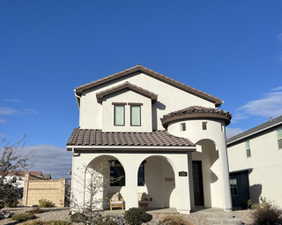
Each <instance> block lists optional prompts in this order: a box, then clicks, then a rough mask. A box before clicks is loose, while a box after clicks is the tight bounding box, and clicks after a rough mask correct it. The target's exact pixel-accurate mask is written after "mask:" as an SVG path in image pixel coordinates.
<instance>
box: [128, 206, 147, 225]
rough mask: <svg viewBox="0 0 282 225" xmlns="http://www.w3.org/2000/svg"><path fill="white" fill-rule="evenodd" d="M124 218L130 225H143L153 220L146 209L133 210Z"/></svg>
mask: <svg viewBox="0 0 282 225" xmlns="http://www.w3.org/2000/svg"><path fill="white" fill-rule="evenodd" d="M124 218H125V220H126V222H127V223H128V224H130V225H141V224H142V223H147V222H149V221H150V220H152V215H150V214H148V213H146V211H145V210H144V209H141V208H131V209H129V210H127V211H126V212H125V214H124Z"/></svg>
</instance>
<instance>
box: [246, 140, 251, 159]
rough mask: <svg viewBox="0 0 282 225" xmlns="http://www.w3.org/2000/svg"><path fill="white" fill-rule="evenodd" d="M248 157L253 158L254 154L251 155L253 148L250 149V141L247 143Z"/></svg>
mask: <svg viewBox="0 0 282 225" xmlns="http://www.w3.org/2000/svg"><path fill="white" fill-rule="evenodd" d="M245 145H246V155H247V157H248V158H249V157H251V155H252V153H251V148H250V141H246V144H245Z"/></svg>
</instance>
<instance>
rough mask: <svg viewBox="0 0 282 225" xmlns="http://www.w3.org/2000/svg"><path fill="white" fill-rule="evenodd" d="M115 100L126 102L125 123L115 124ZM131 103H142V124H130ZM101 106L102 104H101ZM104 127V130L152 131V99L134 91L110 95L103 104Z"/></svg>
mask: <svg viewBox="0 0 282 225" xmlns="http://www.w3.org/2000/svg"><path fill="white" fill-rule="evenodd" d="M114 102H122V103H126V105H125V125H124V126H114V107H113V103H114ZM130 103H141V104H142V105H141V126H130V105H129V104H130ZM100 107H101V106H100ZM102 108H103V109H102V114H103V116H102V119H103V124H102V129H103V131H125V132H131V131H139V132H150V131H152V100H151V99H150V98H147V97H144V96H143V95H140V94H138V93H136V92H134V91H125V92H119V93H116V94H115V95H113V96H110V97H108V98H107V99H105V101H103V104H102Z"/></svg>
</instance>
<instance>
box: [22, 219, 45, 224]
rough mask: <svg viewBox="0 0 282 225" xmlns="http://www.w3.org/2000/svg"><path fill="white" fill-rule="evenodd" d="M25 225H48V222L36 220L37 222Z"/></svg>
mask: <svg viewBox="0 0 282 225" xmlns="http://www.w3.org/2000/svg"><path fill="white" fill-rule="evenodd" d="M23 225H46V222H45V221H44V222H43V221H41V220H36V221H32V222H27V223H24V224H23Z"/></svg>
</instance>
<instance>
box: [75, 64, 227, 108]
mask: <svg viewBox="0 0 282 225" xmlns="http://www.w3.org/2000/svg"><path fill="white" fill-rule="evenodd" d="M139 72H141V73H145V74H147V75H149V76H151V77H154V78H155V79H158V80H160V81H163V82H165V83H167V84H170V85H172V86H174V87H177V88H179V89H181V90H183V91H186V92H188V93H191V94H193V95H196V96H199V97H201V98H203V99H206V100H208V101H210V102H213V103H215V105H216V106H219V105H221V104H222V103H223V102H222V100H220V99H219V98H217V97H214V96H212V95H209V94H207V93H205V92H203V91H200V90H198V89H195V88H192V87H190V86H188V85H186V84H183V83H181V82H179V81H176V80H173V79H171V78H169V77H167V76H165V75H163V74H161V73H158V72H156V71H153V70H151V69H148V68H146V67H144V66H142V65H136V66H133V67H130V68H128V69H126V70H123V71H121V72H118V73H114V74H112V75H109V76H106V77H104V78H102V79H100V80H97V81H94V82H90V83H87V84H84V85H81V86H79V87H77V88H76V89H75V92H76V94H77V95H78V96H80V95H81V94H82V93H83V92H84V91H86V90H89V89H91V88H94V87H97V86H99V85H102V84H105V83H107V82H110V81H114V80H118V79H120V78H123V77H126V76H129V75H132V74H136V73H139Z"/></svg>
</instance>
